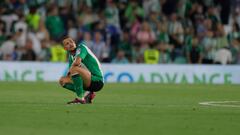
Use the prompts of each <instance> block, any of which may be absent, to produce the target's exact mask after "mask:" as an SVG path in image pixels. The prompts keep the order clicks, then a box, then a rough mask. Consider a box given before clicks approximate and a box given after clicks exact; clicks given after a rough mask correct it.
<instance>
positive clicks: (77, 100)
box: [67, 98, 86, 105]
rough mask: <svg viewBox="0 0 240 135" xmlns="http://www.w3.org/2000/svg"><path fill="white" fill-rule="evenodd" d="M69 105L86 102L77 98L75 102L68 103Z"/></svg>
mask: <svg viewBox="0 0 240 135" xmlns="http://www.w3.org/2000/svg"><path fill="white" fill-rule="evenodd" d="M67 104H69V105H70V104H86V101H85V100H82V99H78V98H75V99H74V100H73V101H70V102H67Z"/></svg>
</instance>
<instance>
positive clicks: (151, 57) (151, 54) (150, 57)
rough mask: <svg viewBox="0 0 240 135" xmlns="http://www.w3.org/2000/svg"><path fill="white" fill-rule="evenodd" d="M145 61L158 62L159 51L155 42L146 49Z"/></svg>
mask: <svg viewBox="0 0 240 135" xmlns="http://www.w3.org/2000/svg"><path fill="white" fill-rule="evenodd" d="M144 62H145V63H146V64H158V62H159V51H158V50H157V49H156V48H155V44H150V45H149V49H146V50H145V51H144Z"/></svg>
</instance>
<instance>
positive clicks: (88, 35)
mask: <svg viewBox="0 0 240 135" xmlns="http://www.w3.org/2000/svg"><path fill="white" fill-rule="evenodd" d="M83 41H84V42H85V43H86V45H87V47H88V48H89V49H90V50H93V46H94V42H93V40H92V35H91V33H90V32H85V33H84V36H83Z"/></svg>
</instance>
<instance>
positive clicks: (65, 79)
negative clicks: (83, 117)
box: [59, 77, 75, 92]
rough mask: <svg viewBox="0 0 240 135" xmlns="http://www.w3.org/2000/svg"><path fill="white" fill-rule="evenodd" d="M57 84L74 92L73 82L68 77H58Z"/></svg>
mask: <svg viewBox="0 0 240 135" xmlns="http://www.w3.org/2000/svg"><path fill="white" fill-rule="evenodd" d="M59 84H60V85H61V86H62V87H63V88H66V89H68V90H70V91H72V92H75V88H74V84H73V82H72V80H71V78H70V77H61V78H60V79H59Z"/></svg>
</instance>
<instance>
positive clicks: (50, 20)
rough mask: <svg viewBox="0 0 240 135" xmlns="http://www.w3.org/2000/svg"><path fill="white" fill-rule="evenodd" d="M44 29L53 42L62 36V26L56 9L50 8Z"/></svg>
mask: <svg viewBox="0 0 240 135" xmlns="http://www.w3.org/2000/svg"><path fill="white" fill-rule="evenodd" d="M45 24H46V27H47V29H48V31H49V33H50V36H51V37H52V38H53V39H54V40H59V39H60V38H62V36H63V35H64V31H65V30H64V26H63V22H62V20H61V18H60V17H59V15H58V9H57V7H51V8H50V9H49V12H48V16H47V18H46V21H45Z"/></svg>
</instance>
